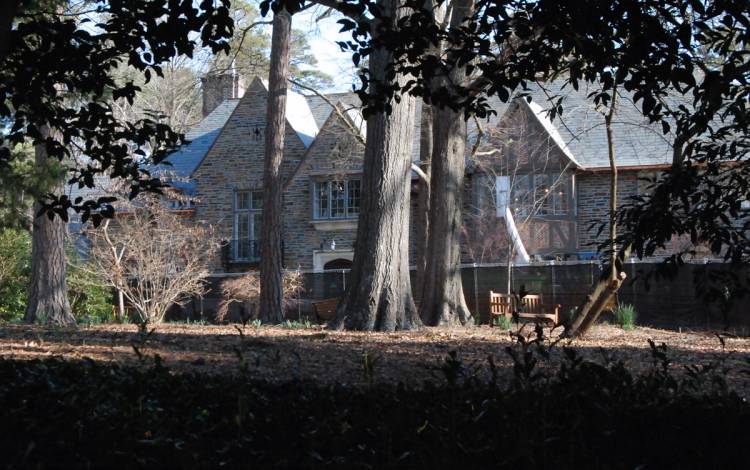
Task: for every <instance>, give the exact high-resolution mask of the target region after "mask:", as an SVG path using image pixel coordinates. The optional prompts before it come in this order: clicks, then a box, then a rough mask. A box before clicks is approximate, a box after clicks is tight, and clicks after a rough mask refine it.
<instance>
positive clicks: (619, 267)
mask: <svg viewBox="0 0 750 470" xmlns="http://www.w3.org/2000/svg"><path fill="white" fill-rule="evenodd" d="M616 106H617V87H616V85H615V87H614V88H613V89H612V102H611V103H610V107H609V112H608V113H607V114H606V115H605V117H604V125H605V129H606V131H607V151H608V154H609V167H610V178H609V191H610V192H609V244H610V246H609V249H610V250H611V253H610V258H609V262H610V267H609V271H606V272H605V273H604V274H603V275H602V276H601V278H600V279H599V282H597V283H596V284H595V285H594V286H593V290H592V293H591V294H590V295H588V296H587V297H586V299H585V300H584V301H583V303H582V304H581V306H579V307H578V310H577V311H576V316H575V319H574V320H573V322H572V323H571V324H570V325H568V326H567V328H565V331H564V332H563V335H562V336H563V337H566V338H578V337H581V336H585V335H586V333H587V332H588V331H589V330H590V329H591V327H592V326H594V325H595V324H596V321H597V320H598V319H599V316H600V315H601V314H602V311H604V309H605V308H606V306H607V305H609V304H610V303H611V301H612V299H613V298H614V296H615V294H617V291H618V290H619V289H620V287H621V286H622V283H623V281H625V278H626V277H627V274H626V273H625V271H623V269H624V267H625V261H626V260H627V259H628V257H629V256H630V245H627V246H625V247H623V249H622V250H620V253H619V254H618V253H617V159H616V157H615V139H614V133H613V130H612V119H613V118H614V115H615V108H616Z"/></svg>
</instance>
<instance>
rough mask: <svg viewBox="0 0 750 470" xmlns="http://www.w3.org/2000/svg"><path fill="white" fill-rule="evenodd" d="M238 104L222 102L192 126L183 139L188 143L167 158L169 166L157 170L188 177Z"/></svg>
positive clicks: (233, 101)
mask: <svg viewBox="0 0 750 470" xmlns="http://www.w3.org/2000/svg"><path fill="white" fill-rule="evenodd" d="M239 102H240V101H239V100H224V101H223V102H222V103H221V104H220V105H219V106H217V107H216V109H214V110H213V111H211V114H209V115H208V116H206V117H205V118H203V120H201V122H199V123H198V124H196V125H195V126H193V127H192V128H191V129H190V130H189V131H188V132H187V133H186V134H185V139H187V140H188V141H190V142H189V143H188V144H185V145H183V146H182V147H180V148H179V149H178V150H177V151H175V152H174V153H172V154H171V155H169V157H167V159H166V161H167V162H169V163H170V164H171V165H164V166H162V165H160V166H159V167H158V170H162V169H164V170H166V171H169V172H173V173H174V174H175V175H177V176H179V177H182V178H187V177H189V176H190V175H191V174H192V173H193V171H194V170H195V168H196V167H197V166H198V164H199V163H200V162H201V160H202V159H203V156H204V155H206V153H207V152H208V151H209V149H210V148H211V146H212V145H213V144H214V142H215V141H216V137H217V136H218V135H219V133H220V132H221V129H222V128H223V127H224V125H225V124H226V123H227V121H228V120H229V117H230V116H231V115H232V113H233V112H234V110H235V108H236V107H237V103H239Z"/></svg>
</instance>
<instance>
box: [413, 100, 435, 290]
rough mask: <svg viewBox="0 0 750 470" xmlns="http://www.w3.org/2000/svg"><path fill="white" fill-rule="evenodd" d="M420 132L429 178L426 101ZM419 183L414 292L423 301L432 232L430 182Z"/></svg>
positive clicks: (429, 127) (429, 125)
mask: <svg viewBox="0 0 750 470" xmlns="http://www.w3.org/2000/svg"><path fill="white" fill-rule="evenodd" d="M419 132H420V136H419V160H420V161H421V166H422V171H424V173H425V175H426V176H427V178H428V180H429V178H430V177H431V175H432V107H431V106H429V105H427V104H426V103H425V104H423V105H422V112H421V116H420V126H419ZM418 184H419V186H418V188H419V189H418V192H417V213H416V214H415V217H414V225H415V230H414V235H415V240H414V245H415V246H416V252H417V253H416V255H417V259H416V263H415V264H416V266H417V273H416V277H415V279H414V282H415V285H414V288H415V292H414V294H415V299H416V300H419V301H421V300H422V289H423V288H424V279H425V269H426V268H427V241H428V234H429V233H430V218H429V214H430V183H429V181H425V180H423V179H422V178H420V179H419V183H418Z"/></svg>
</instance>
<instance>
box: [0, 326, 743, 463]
mask: <svg viewBox="0 0 750 470" xmlns="http://www.w3.org/2000/svg"><path fill="white" fill-rule="evenodd" d="M651 347H652V353H653V356H654V365H653V367H652V369H650V370H649V371H648V372H646V373H645V374H643V375H635V374H633V373H632V372H631V371H630V370H629V369H628V368H627V367H626V366H625V365H624V364H623V363H622V362H618V361H614V362H613V361H607V362H598V361H590V360H586V359H584V358H582V357H580V356H579V355H578V354H577V353H576V352H575V350H573V349H570V348H564V349H563V354H562V355H561V356H562V361H561V363H560V364H559V367H538V366H537V365H538V364H543V363H544V361H545V360H546V359H545V358H549V348H548V347H547V346H546V345H545V344H544V343H541V342H539V341H537V340H536V339H531V340H530V341H526V342H520V343H519V344H518V345H516V346H514V347H509V348H508V352H509V353H510V354H511V357H512V359H513V361H514V367H513V376H512V377H511V380H502V381H501V380H498V379H499V378H500V375H499V374H498V373H497V370H496V367H495V364H494V362H492V361H488V366H489V367H488V368H483V366H482V365H477V364H476V363H474V362H472V363H465V362H463V361H462V359H461V357H460V356H459V355H458V354H457V353H456V352H452V353H450V355H449V356H448V358H446V359H445V360H444V361H443V362H442V365H441V366H440V367H439V368H438V370H439V371H441V372H442V375H443V376H444V380H441V381H440V383H431V382H428V383H426V384H425V385H424V386H423V387H421V388H412V387H407V386H404V385H399V384H391V383H383V384H378V383H375V382H374V381H373V380H371V379H372V378H373V376H374V373H375V371H376V364H377V361H376V360H374V358H372V357H370V356H369V355H367V356H365V353H364V352H363V355H362V365H363V374H364V375H365V379H366V382H367V384H368V385H369V386H367V387H355V386H352V385H351V384H341V385H339V384H333V385H319V384H317V383H310V382H305V381H301V380H294V381H291V382H284V383H278V382H262V381H258V380H256V379H253V378H252V375H251V374H249V373H247V370H246V369H245V373H240V374H232V375H205V374H199V373H178V372H176V371H173V370H171V369H169V368H167V367H165V366H164V365H163V364H162V363H161V362H160V360H159V359H158V357H156V358H155V359H156V360H155V364H154V365H153V366H150V365H146V363H145V362H144V365H143V366H139V367H128V366H122V365H119V364H116V363H115V364H112V363H108V364H100V363H96V362H94V361H91V360H84V361H80V362H65V361H63V360H60V359H54V358H53V359H47V360H43V361H42V360H32V361H15V360H11V359H7V358H0V377H2V378H3V380H2V381H0V409H2V410H3V419H2V420H0V448H1V449H3V452H4V453H3V464H4V465H3V466H4V467H8V468H11V467H12V468H73V467H75V468H113V469H116V468H159V467H169V468H172V467H174V468H184V469H192V468H195V469H198V468H216V467H225V468H249V467H253V468H255V467H258V468H266V467H271V466H272V467H274V468H384V469H397V468H399V469H401V468H424V469H442V468H459V467H462V468H505V467H508V468H528V469H536V468H539V469H541V468H559V469H580V468H636V467H641V468H740V467H739V465H738V462H742V461H745V460H746V455H745V454H746V449H747V448H748V445H750V434H748V433H747V427H748V423H750V405H748V403H747V402H746V401H745V400H744V399H743V398H742V397H741V396H739V395H737V394H736V393H734V392H733V391H731V390H730V389H728V388H727V384H726V381H725V379H724V377H725V375H724V374H725V372H724V369H723V367H721V365H722V364H721V362H714V363H709V364H703V365H697V364H696V365H693V366H691V367H690V368H688V370H687V373H684V374H681V375H674V374H675V371H674V370H673V369H672V368H670V367H669V366H668V364H669V360H668V358H667V351H666V347H665V346H663V345H662V346H657V345H655V344H653V343H651ZM238 351H239V349H238ZM144 357H145V356H144ZM301 360H302V359H300V361H301ZM428 367H430V368H431V369H434V368H435V366H434V365H429V366H428ZM377 372H378V373H379V372H381V368H380V367H378V368H377ZM383 372H387V371H386V370H383ZM480 377H484V378H486V377H490V380H489V381H488V380H484V378H482V379H480ZM503 378H505V377H503ZM175 397H179V399H175ZM32 398H33V399H32ZM697 423H699V425H697ZM71 429H73V430H75V432H71V431H70V430H71ZM706 430H710V432H708V433H707V431H706ZM31 443H34V445H32V444H31ZM165 464H166V465H165Z"/></svg>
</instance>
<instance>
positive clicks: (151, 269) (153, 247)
mask: <svg viewBox="0 0 750 470" xmlns="http://www.w3.org/2000/svg"><path fill="white" fill-rule="evenodd" d="M88 236H89V238H90V239H91V241H92V246H91V263H90V266H91V269H92V271H94V273H95V274H96V275H97V276H98V277H99V278H100V279H101V280H102V281H104V282H105V283H106V284H107V285H109V286H111V287H113V288H115V289H117V290H118V291H119V292H120V293H121V294H122V295H123V296H124V298H125V300H127V302H128V303H129V304H130V305H131V306H132V307H133V309H134V310H135V312H136V314H137V315H138V318H137V320H138V321H139V322H141V323H160V322H161V321H163V320H164V316H165V315H166V313H167V310H168V309H169V308H170V307H171V306H173V305H184V304H185V303H186V302H188V301H189V300H190V299H191V298H193V297H196V296H201V295H203V294H204V293H205V290H206V282H205V280H206V278H207V277H208V274H209V270H208V267H209V257H210V255H211V253H214V252H215V251H216V249H217V247H218V243H217V240H216V238H215V236H214V233H213V229H212V228H211V227H210V226H206V225H202V224H198V223H195V222H193V221H191V220H186V219H185V217H184V216H183V215H182V214H181V213H179V212H175V211H172V210H170V209H169V208H167V207H166V206H165V201H163V200H160V199H158V198H156V197H153V196H149V197H142V198H139V199H137V200H136V201H135V202H133V203H131V204H128V206H127V207H124V208H121V210H118V213H117V216H116V218H115V219H114V220H107V221H105V222H104V224H102V226H101V227H100V228H97V229H93V230H90V231H89V232H88Z"/></svg>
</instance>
